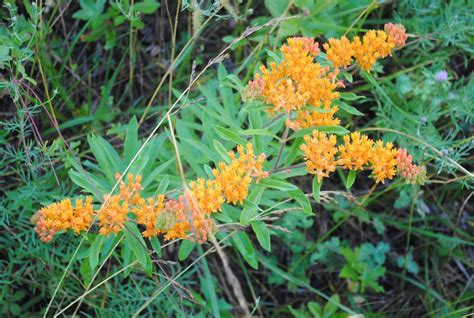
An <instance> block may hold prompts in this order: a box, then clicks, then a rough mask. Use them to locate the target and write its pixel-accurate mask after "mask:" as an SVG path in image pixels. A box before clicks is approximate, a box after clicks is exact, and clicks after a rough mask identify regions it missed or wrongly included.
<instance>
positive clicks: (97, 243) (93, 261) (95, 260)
mask: <svg viewBox="0 0 474 318" xmlns="http://www.w3.org/2000/svg"><path fill="white" fill-rule="evenodd" d="M103 240H104V236H103V235H97V236H96V237H95V240H94V242H93V243H92V245H91V248H90V250H89V263H90V268H91V270H95V268H96V267H97V265H98V264H99V255H100V250H101V247H102V242H103Z"/></svg>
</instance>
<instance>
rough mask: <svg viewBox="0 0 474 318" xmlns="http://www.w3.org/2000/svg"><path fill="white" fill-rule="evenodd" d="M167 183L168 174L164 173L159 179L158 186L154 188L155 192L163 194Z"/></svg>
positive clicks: (168, 179) (168, 182)
mask: <svg viewBox="0 0 474 318" xmlns="http://www.w3.org/2000/svg"><path fill="white" fill-rule="evenodd" d="M169 184H170V178H169V177H168V175H165V176H164V177H163V179H161V182H160V185H159V186H158V189H156V193H158V194H164V193H165V191H166V189H168V185H169Z"/></svg>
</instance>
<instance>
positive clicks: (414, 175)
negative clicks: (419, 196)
mask: <svg viewBox="0 0 474 318" xmlns="http://www.w3.org/2000/svg"><path fill="white" fill-rule="evenodd" d="M397 170H398V173H399V174H400V175H401V176H402V177H403V178H404V179H405V180H406V182H407V183H410V184H420V185H422V184H424V183H425V181H426V167H425V166H417V165H416V164H414V163H413V157H412V156H411V155H409V154H408V152H407V150H406V149H399V150H398V154H397Z"/></svg>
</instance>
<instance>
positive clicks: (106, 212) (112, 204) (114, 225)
mask: <svg viewBox="0 0 474 318" xmlns="http://www.w3.org/2000/svg"><path fill="white" fill-rule="evenodd" d="M104 200H105V203H104V205H103V206H102V208H101V209H100V210H99V211H98V212H97V218H98V219H99V227H100V229H99V233H100V234H102V235H109V234H110V233H114V234H116V233H118V232H120V231H121V230H122V229H123V228H124V226H125V222H126V221H127V216H128V212H129V206H128V202H127V201H123V200H122V197H121V195H118V194H117V195H112V196H110V197H108V200H107V195H106V196H104Z"/></svg>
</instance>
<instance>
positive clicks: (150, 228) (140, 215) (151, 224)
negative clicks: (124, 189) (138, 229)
mask: <svg viewBox="0 0 474 318" xmlns="http://www.w3.org/2000/svg"><path fill="white" fill-rule="evenodd" d="M164 207H165V196H164V195H159V196H158V197H157V198H156V200H155V199H154V198H148V199H147V200H145V199H143V198H140V200H139V202H138V204H137V206H136V207H135V208H133V210H132V212H133V213H134V214H135V215H136V217H137V223H138V224H143V225H145V227H146V229H145V231H143V233H142V234H143V236H144V237H151V236H155V235H158V234H159V233H160V229H159V228H157V226H156V222H157V220H158V217H159V216H160V214H161V213H162V211H163V209H164Z"/></svg>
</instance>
